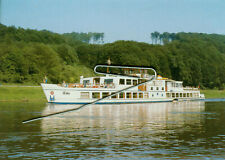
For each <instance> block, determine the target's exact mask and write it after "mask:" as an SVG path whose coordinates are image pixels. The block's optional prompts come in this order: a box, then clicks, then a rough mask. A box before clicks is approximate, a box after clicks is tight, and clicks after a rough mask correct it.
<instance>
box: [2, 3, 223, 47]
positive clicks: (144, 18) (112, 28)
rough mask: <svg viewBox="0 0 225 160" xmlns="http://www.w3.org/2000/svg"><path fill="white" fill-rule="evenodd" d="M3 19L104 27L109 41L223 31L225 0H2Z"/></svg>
mask: <svg viewBox="0 0 225 160" xmlns="http://www.w3.org/2000/svg"><path fill="white" fill-rule="evenodd" d="M1 7H2V8H1V9H0V10H1V15H0V16H1V23H2V24H5V25H7V26H11V25H14V26H16V27H23V28H30V29H37V30H42V29H47V30H50V31H52V32H57V33H69V32H104V33H105V42H113V41H116V40H134V41H140V42H149V43H150V41H151V38H150V33H152V32H154V31H158V32H161V33H163V32H173V33H177V32H201V33H217V34H225V0H2V6H1Z"/></svg>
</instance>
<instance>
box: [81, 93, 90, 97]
mask: <svg viewBox="0 0 225 160" xmlns="http://www.w3.org/2000/svg"><path fill="white" fill-rule="evenodd" d="M80 98H89V92H81V93H80Z"/></svg>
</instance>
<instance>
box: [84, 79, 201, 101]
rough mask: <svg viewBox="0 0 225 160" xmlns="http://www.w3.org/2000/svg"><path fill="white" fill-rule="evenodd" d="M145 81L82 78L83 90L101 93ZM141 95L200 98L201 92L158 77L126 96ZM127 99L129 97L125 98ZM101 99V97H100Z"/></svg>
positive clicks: (179, 82)
mask: <svg viewBox="0 0 225 160" xmlns="http://www.w3.org/2000/svg"><path fill="white" fill-rule="evenodd" d="M144 81H145V79H143V78H142V79H138V78H135V77H123V76H110V75H106V76H105V77H89V78H83V76H81V77H80V84H81V87H82V88H96V91H97V90H98V89H97V88H99V91H100V90H101V91H100V92H102V89H103V88H104V90H109V91H110V90H112V92H113V91H114V92H115V90H120V89H124V88H127V87H129V86H132V85H137V84H138V83H142V82H144ZM135 92H138V93H139V94H141V93H142V94H143V95H147V97H146V98H153V97H154V98H199V96H200V92H199V91H198V89H197V88H190V87H189V88H184V87H183V82H182V81H174V80H170V79H168V78H163V77H161V76H158V77H157V79H156V80H154V81H151V82H149V83H147V84H144V85H141V86H137V87H134V88H132V89H129V91H126V94H131V96H128V97H134V96H136V95H133V94H137V93H135ZM125 97H127V96H125ZM99 98H100V97H99Z"/></svg>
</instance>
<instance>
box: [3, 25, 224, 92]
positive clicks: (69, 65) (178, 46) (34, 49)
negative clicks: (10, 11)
mask: <svg viewBox="0 0 225 160" xmlns="http://www.w3.org/2000/svg"><path fill="white" fill-rule="evenodd" d="M158 33H159V32H158ZM158 33H157V32H156V34H155V32H154V36H153V37H154V38H153V42H154V44H148V43H142V42H135V41H116V42H114V43H107V44H102V41H103V40H104V39H103V38H104V34H102V33H99V34H92V36H91V37H92V38H93V40H92V41H95V43H93V42H91V38H90V39H89V38H87V37H88V36H87V35H88V34H89V36H90V33H86V34H85V33H67V34H57V33H53V32H50V31H46V30H42V31H37V30H30V29H23V28H16V27H7V26H4V25H0V83H31V84H39V83H41V82H42V80H43V78H44V77H45V75H47V77H48V81H49V82H51V83H61V82H62V81H66V82H78V81H79V76H81V75H84V76H93V75H94V73H93V67H94V66H95V65H96V64H107V59H108V58H110V59H111V62H112V64H113V65H136V66H148V67H149V66H151V67H153V68H155V69H156V70H157V72H158V74H160V75H161V76H163V77H168V78H171V79H174V80H180V81H183V82H184V85H185V86H196V87H197V86H199V85H200V86H201V87H202V88H219V89H223V88H224V87H225V65H224V64H225V36H224V35H218V34H203V33H183V32H181V33H166V32H164V33H162V34H158ZM94 35H95V36H94ZM160 35H161V38H160ZM94 37H95V38H94ZM94 39H95V40H94ZM99 43H100V44H99ZM158 44H163V45H158Z"/></svg>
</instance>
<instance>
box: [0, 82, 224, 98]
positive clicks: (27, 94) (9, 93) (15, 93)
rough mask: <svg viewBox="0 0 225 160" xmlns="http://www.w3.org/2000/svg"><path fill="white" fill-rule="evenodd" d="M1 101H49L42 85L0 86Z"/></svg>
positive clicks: (218, 94) (212, 94) (212, 93)
mask: <svg viewBox="0 0 225 160" xmlns="http://www.w3.org/2000/svg"><path fill="white" fill-rule="evenodd" d="M201 93H204V94H205V97H206V98H225V90H201ZM0 102H47V101H46V98H45V95H44V92H43V90H42V88H41V87H40V86H7V85H6V86H0Z"/></svg>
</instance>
